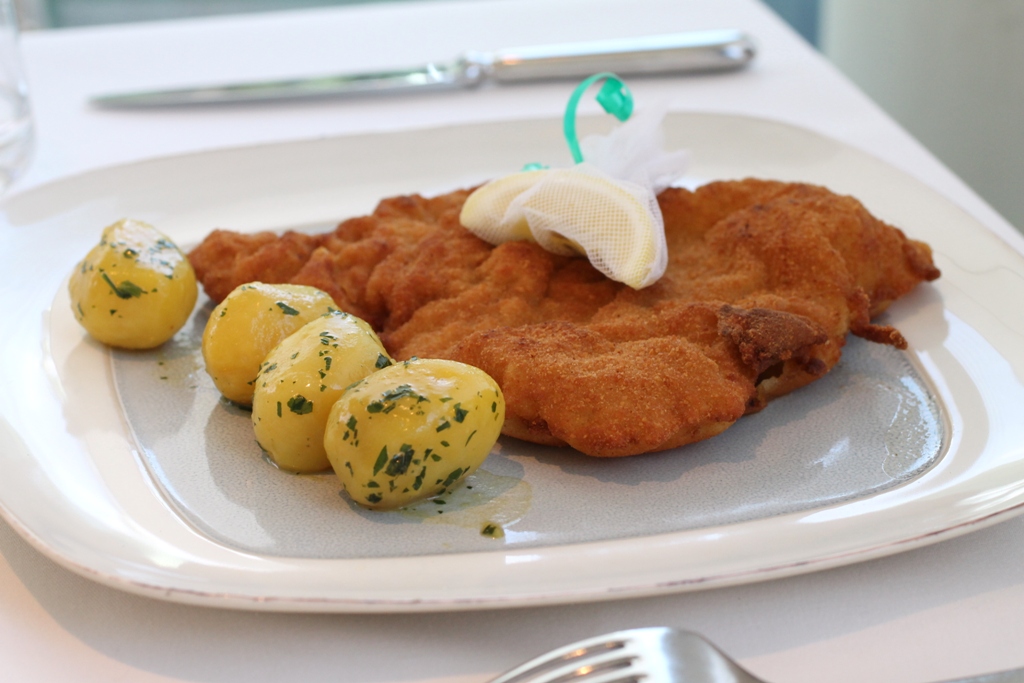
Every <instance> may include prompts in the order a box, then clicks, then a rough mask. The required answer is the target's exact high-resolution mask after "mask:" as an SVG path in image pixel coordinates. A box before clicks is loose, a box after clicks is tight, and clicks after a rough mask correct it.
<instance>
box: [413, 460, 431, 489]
mask: <svg viewBox="0 0 1024 683" xmlns="http://www.w3.org/2000/svg"><path fill="white" fill-rule="evenodd" d="M426 474H427V468H426V467H425V466H424V467H423V469H421V470H420V473H419V474H417V475H416V480H415V481H413V483H412V490H413V491H419V490H420V487H422V486H423V477H424V476H425V475H426Z"/></svg>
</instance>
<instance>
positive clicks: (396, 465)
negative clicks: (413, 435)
mask: <svg viewBox="0 0 1024 683" xmlns="http://www.w3.org/2000/svg"><path fill="white" fill-rule="evenodd" d="M415 452H416V451H415V450H413V448H412V446H410V445H409V444H407V443H404V444H402V447H401V448H399V449H398V453H397V454H396V455H394V456H392V457H391V459H390V460H389V461H388V466H387V468H385V470H384V473H385V474H387V475H388V476H389V477H397V476H398V475H400V474H405V473H406V472H408V471H409V465H410V463H412V456H413V454H414V453H415Z"/></svg>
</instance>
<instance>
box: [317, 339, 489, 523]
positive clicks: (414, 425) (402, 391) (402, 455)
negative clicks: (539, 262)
mask: <svg viewBox="0 0 1024 683" xmlns="http://www.w3.org/2000/svg"><path fill="white" fill-rule="evenodd" d="M504 421H505V399H504V397H503V396H502V394H501V389H499V388H498V385H497V383H496V382H495V381H494V380H493V379H491V378H490V376H488V375H487V374H486V373H485V372H483V371H482V370H480V369H478V368H475V367H473V366H471V365H465V364H463V363H456V362H454V361H448V360H427V359H424V360H419V359H413V360H410V361H404V362H399V363H396V364H395V365H392V366H390V367H387V368H384V369H383V370H380V371H378V372H375V373H373V374H372V375H370V376H368V377H367V378H366V379H364V380H362V381H361V382H359V383H357V384H355V385H354V386H352V387H349V388H348V390H346V391H345V393H344V394H342V396H341V398H340V399H338V402H337V403H335V404H334V407H333V408H332V409H331V414H330V416H329V417H328V419H327V429H326V431H325V433H324V446H325V447H326V449H327V457H328V459H329V460H330V461H331V465H333V466H334V471H335V473H336V474H337V475H338V477H339V478H340V479H341V482H342V485H343V486H344V487H345V491H347V492H348V495H349V496H351V498H352V500H354V501H355V502H357V503H359V504H360V505H363V506H365V507H369V508H374V509H381V510H390V509H394V508H398V507H402V506H404V505H408V504H409V503H413V502H415V501H417V500H420V499H423V498H430V497H433V496H437V495H440V494H442V493H444V492H446V491H448V490H450V489H451V488H452V487H453V486H456V485H457V484H458V483H459V482H461V481H462V480H464V479H465V478H466V477H467V476H468V475H469V474H471V473H472V472H473V471H474V470H476V468H477V467H479V465H480V463H482V462H483V461H484V459H485V458H486V457H487V454H488V453H490V451H491V447H492V446H493V445H494V442H495V441H496V440H497V439H498V435H499V434H500V433H501V427H502V424H503V423H504Z"/></svg>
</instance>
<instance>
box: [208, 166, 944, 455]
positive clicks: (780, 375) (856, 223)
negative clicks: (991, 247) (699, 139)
mask: <svg viewBox="0 0 1024 683" xmlns="http://www.w3.org/2000/svg"><path fill="white" fill-rule="evenodd" d="M468 194H469V191H459V192H453V193H451V194H447V195H443V196H440V197H435V198H431V199H425V198H423V197H419V196H410V197H396V198H393V199H387V200H384V201H383V202H381V204H380V205H379V206H378V208H377V209H376V210H375V211H374V213H373V214H372V215H370V216H365V217H361V218H354V219H351V220H348V221H345V222H343V223H342V224H341V225H339V226H338V228H337V229H336V230H335V231H334V232H332V233H328V234H325V235H317V236H311V235H302V234H297V233H287V234H285V235H283V236H277V235H273V234H269V233H260V234H256V235H239V234H235V233H230V232H225V231H216V232H214V233H212V234H211V235H210V236H209V237H208V238H207V239H206V241H204V242H203V243H202V244H201V245H200V246H199V247H197V248H196V249H195V250H194V251H193V252H192V253H191V254H190V259H191V261H192V264H193V266H194V267H195V269H196V272H197V274H198V276H199V278H200V280H201V281H202V283H203V285H204V287H205V289H206V292H207V294H209V296H210V297H211V298H213V299H214V300H219V299H221V298H223V297H224V296H226V295H227V294H228V292H230V291H231V290H232V289H233V288H234V287H235V286H237V285H239V284H243V283H245V282H248V281H252V280H261V281H264V282H292V283H298V284H306V285H313V286H315V287H319V288H321V289H323V290H324V291H326V292H328V293H329V294H330V295H331V296H332V297H334V299H335V301H336V302H337V304H338V305H339V307H341V308H342V309H344V310H347V311H349V312H351V313H353V314H354V315H358V316H360V317H362V318H364V319H366V320H367V321H369V322H370V323H371V324H372V325H373V326H374V327H375V328H376V329H377V330H379V332H380V334H381V338H382V340H383V341H384V344H385V346H386V347H387V348H388V351H389V352H390V353H391V354H392V355H393V356H394V357H396V358H408V357H411V356H419V357H437V358H448V359H452V360H458V361H462V362H464V363H469V364H471V365H476V366H478V367H480V368H482V369H483V370H484V371H486V372H487V373H488V374H490V375H491V376H492V377H494V378H495V380H497V382H498V383H499V384H500V385H501V387H502V390H503V391H504V393H505V398H506V403H507V416H506V422H505V429H504V432H505V433H506V434H508V435H510V436H514V437H518V438H521V439H526V440H528V441H533V442H537V443H542V444H553V445H569V446H572V447H573V448H575V449H577V450H579V451H581V452H583V453H587V454H589V455H594V456H602V457H605V456H624V455H635V454H639V453H647V452H651V451H658V450H664V449H667V448H673V447H676V446H680V445H683V444H687V443H691V442H694V441H698V440H701V439H705V438H708V437H710V436H713V435H715V434H718V433H719V432H721V431H722V430H724V429H725V428H727V427H728V426H729V425H731V424H732V423H734V422H735V421H736V420H737V419H739V418H740V417H741V416H743V415H744V414H746V413H750V412H753V411H757V410H759V409H761V408H762V407H763V406H764V405H765V404H766V402H767V401H769V400H770V399H772V398H775V397H776V396H780V395H782V394H785V393H787V392H789V391H792V390H794V389H796V388H798V387H800V386H803V385H805V384H807V383H808V382H811V381H813V380H814V379H817V378H818V377H821V376H822V375H823V374H825V373H826V372H828V370H829V369H830V368H832V367H833V366H834V365H835V364H836V362H838V360H839V357H840V353H841V349H842V346H843V344H844V343H845V339H846V335H847V333H848V332H852V333H853V334H855V335H858V336H861V337H864V338H866V339H869V340H872V341H875V342H880V343H885V344H891V345H893V346H896V347H898V348H904V347H905V346H906V342H905V340H904V339H903V337H902V335H900V333H899V332H898V331H897V330H895V329H893V328H892V327H887V326H879V325H876V324H873V323H872V322H871V319H872V317H874V316H876V315H878V314H879V313H881V312H882V311H883V310H884V309H885V308H886V307H887V306H888V305H889V304H890V303H891V302H892V301H893V300H895V299H897V298H898V297H900V296H902V295H904V294H906V293H907V292H908V291H910V290H911V289H912V288H913V287H914V286H916V285H917V284H918V283H919V282H921V281H923V280H933V279H935V278H937V277H938V276H939V271H938V270H937V269H936V268H935V266H934V265H933V263H932V259H931V251H930V249H929V247H928V246H927V245H926V244H924V243H922V242H917V241H914V240H909V239H907V238H906V237H905V236H904V234H903V233H902V232H901V231H900V230H898V229H896V228H894V227H892V226H889V225H886V224H885V223H883V222H881V221H879V220H877V219H876V218H874V217H873V216H871V215H870V214H869V213H868V212H867V210H865V208H864V207H863V206H862V205H861V204H860V202H858V201H857V200H855V199H853V198H851V197H844V196H839V195H836V194H834V193H832V192H830V191H828V190H826V189H824V188H821V187H816V186H812V185H805V184H792V183H781V182H774V181H763V180H754V179H748V180H743V181H723V182H717V183H711V184H709V185H706V186H703V187H701V188H699V189H698V190H696V191H694V192H691V191H688V190H685V189H675V188H673V189H668V190H666V191H665V192H663V193H662V194H661V195H660V196H659V203H660V205H661V210H662V214H663V215H664V218H665V233H666V238H667V242H668V248H669V265H668V269H667V271H666V273H665V276H664V277H663V278H662V279H661V280H659V281H658V282H657V283H655V284H654V285H652V286H650V287H647V288H645V289H642V290H639V291H638V290H633V289H630V288H629V287H627V286H625V285H622V284H620V283H617V282H614V281H611V280H609V279H607V278H605V277H604V276H603V275H601V274H600V273H598V272H597V271H596V270H594V268H592V267H591V266H590V264H589V262H587V261H586V260H584V259H580V258H568V257H563V256H556V255H554V254H551V253H549V252H546V251H544V250H543V249H541V248H540V247H538V246H536V245H535V244H531V243H527V242H510V243H506V244H502V245H499V246H497V247H495V246H492V245H490V244H487V243H485V242H483V241H481V240H480V239H478V238H477V237H475V236H474V235H473V234H471V233H470V232H468V231H467V230H466V229H464V228H463V227H462V226H461V225H460V224H459V220H458V217H459V211H460V209H461V206H462V203H463V202H464V201H465V198H466V197H467V196H468Z"/></svg>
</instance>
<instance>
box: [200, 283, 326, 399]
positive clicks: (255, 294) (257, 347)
mask: <svg viewBox="0 0 1024 683" xmlns="http://www.w3.org/2000/svg"><path fill="white" fill-rule="evenodd" d="M333 310H336V309H335V306H334V300H333V299H331V297H330V296H329V295H328V294H326V293H325V292H322V291H320V290H319V289H317V288H316V287H306V286H304V285H268V284H264V283H262V282H250V283H248V284H244V285H239V286H238V287H236V288H235V290H234V291H233V292H231V293H230V294H228V295H227V297H226V298H225V299H224V301H222V302H220V304H218V306H217V307H216V308H215V309H213V313H211V314H210V319H209V320H208V321H207V323H206V329H205V330H204V331H203V360H204V361H205V362H206V372H207V373H209V375H210V377H211V378H212V379H213V383H214V384H215V385H216V386H217V389H219V390H220V393H222V394H223V395H224V398H227V399H228V400H231V401H234V402H235V403H238V404H239V405H243V406H248V405H251V404H252V392H253V382H255V380H256V375H257V374H258V373H259V370H260V364H261V363H262V362H263V359H264V358H266V357H267V354H268V353H270V350H271V349H273V348H274V347H275V346H277V345H278V344H279V343H280V342H281V340H282V339H284V338H285V337H287V336H289V335H290V334H292V333H294V332H295V331H297V330H298V329H299V328H300V327H302V326H303V325H305V324H306V323H308V322H310V321H311V320H313V319H314V318H318V317H320V316H321V315H323V314H325V313H329V312H331V311H333Z"/></svg>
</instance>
